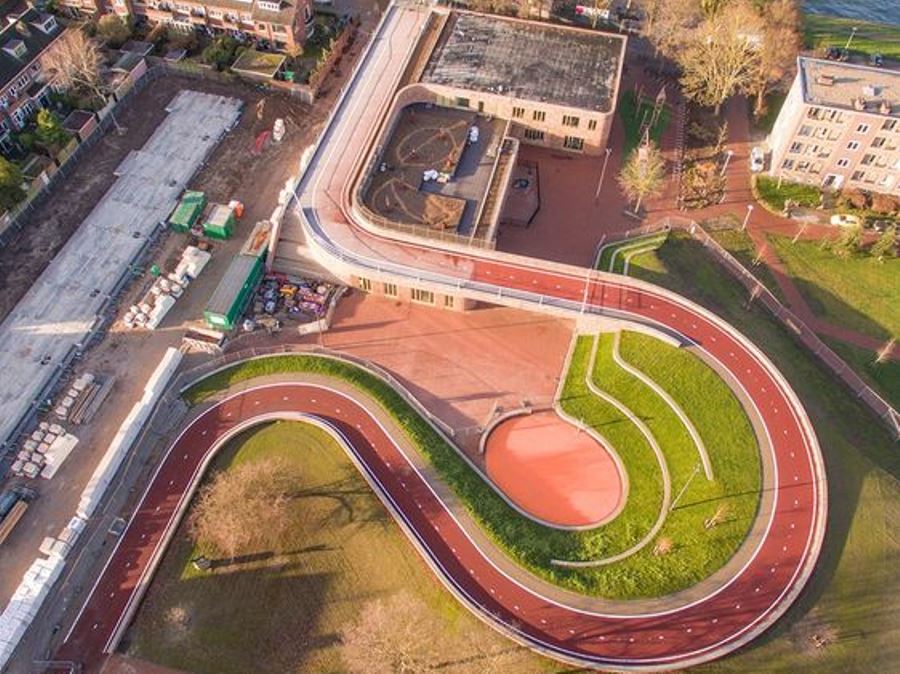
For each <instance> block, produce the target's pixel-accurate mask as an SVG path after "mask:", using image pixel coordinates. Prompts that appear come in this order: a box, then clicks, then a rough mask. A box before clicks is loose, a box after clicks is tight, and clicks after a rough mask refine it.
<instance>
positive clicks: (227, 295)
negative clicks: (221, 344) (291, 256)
mask: <svg viewBox="0 0 900 674" xmlns="http://www.w3.org/2000/svg"><path fill="white" fill-rule="evenodd" d="M263 268H264V265H263V258H262V257H252V256H250V255H238V256H237V257H235V258H234V259H233V260H232V261H231V264H230V265H229V266H228V269H227V270H226V271H225V275H224V276H223V277H222V280H221V281H219V285H218V286H217V287H216V290H215V292H213V294H212V297H210V298H209V302H208V303H207V305H206V309H205V310H204V312H203V318H204V319H205V320H206V323H207V324H208V325H209V326H210V327H211V328H215V329H217V330H224V331H228V330H233V329H234V326H235V324H236V322H237V320H238V318H240V315H241V312H243V311H244V307H246V306H247V302H249V301H250V298H251V297H252V296H253V291H254V290H255V289H256V286H257V284H258V283H259V279H260V278H261V277H262V275H263Z"/></svg>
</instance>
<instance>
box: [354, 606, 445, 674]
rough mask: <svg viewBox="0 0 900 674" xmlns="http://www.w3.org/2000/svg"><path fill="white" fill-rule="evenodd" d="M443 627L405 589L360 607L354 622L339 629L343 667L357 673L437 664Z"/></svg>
mask: <svg viewBox="0 0 900 674" xmlns="http://www.w3.org/2000/svg"><path fill="white" fill-rule="evenodd" d="M445 632H446V627H445V626H444V625H442V624H441V622H440V621H439V620H438V619H437V618H436V616H435V613H434V611H432V610H431V609H430V608H429V607H428V606H427V605H426V604H425V603H424V602H423V601H421V600H420V599H418V598H417V597H415V596H413V595H412V594H410V593H409V592H405V591H404V592H401V593H399V594H395V595H393V596H391V597H388V598H386V599H376V600H374V601H371V602H369V603H368V604H366V605H365V606H363V608H362V611H361V612H360V615H359V620H358V621H357V622H356V624H354V625H351V626H349V627H348V628H346V629H344V630H343V631H342V632H341V644H342V648H341V654H342V656H343V658H344V662H345V664H346V665H347V669H348V670H349V671H350V672H359V674H414V673H418V672H426V671H430V670H434V669H435V668H436V666H437V665H438V662H437V660H438V648H437V647H436V644H438V642H439V640H441V639H443V638H444V637H443V636H442V635H444V634H445Z"/></svg>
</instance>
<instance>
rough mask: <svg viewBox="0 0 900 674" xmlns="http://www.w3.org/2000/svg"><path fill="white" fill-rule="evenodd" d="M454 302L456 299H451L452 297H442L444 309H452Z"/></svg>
mask: <svg viewBox="0 0 900 674" xmlns="http://www.w3.org/2000/svg"><path fill="white" fill-rule="evenodd" d="M455 300H456V298H455V297H453V295H444V308H445V309H452V308H453V305H454V304H455V303H456V302H455Z"/></svg>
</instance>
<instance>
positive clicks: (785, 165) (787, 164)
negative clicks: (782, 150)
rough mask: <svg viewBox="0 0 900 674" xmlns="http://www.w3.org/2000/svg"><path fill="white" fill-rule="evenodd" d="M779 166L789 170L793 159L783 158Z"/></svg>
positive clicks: (792, 164)
mask: <svg viewBox="0 0 900 674" xmlns="http://www.w3.org/2000/svg"><path fill="white" fill-rule="evenodd" d="M781 168H783V169H785V170H787V171H790V170H791V169H792V168H794V160H793V159H785V160H784V161H783V162H781Z"/></svg>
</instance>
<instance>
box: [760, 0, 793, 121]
mask: <svg viewBox="0 0 900 674" xmlns="http://www.w3.org/2000/svg"><path fill="white" fill-rule="evenodd" d="M758 11H760V12H765V17H764V21H763V22H762V26H763V30H762V39H761V41H760V43H759V51H758V53H757V58H756V59H755V60H754V61H753V65H754V68H753V73H752V76H751V79H750V82H749V86H748V90H749V92H750V94H752V95H753V97H754V99H755V102H754V105H753V113H754V114H755V115H756V116H757V117H759V116H760V115H762V114H763V113H765V111H766V94H768V93H769V91H771V90H772V87H773V85H776V84H778V83H779V82H781V81H782V80H783V79H784V76H785V74H787V72H788V71H789V70H790V68H791V67H792V66H793V65H794V62H795V61H796V59H797V54H798V53H799V51H800V46H801V43H802V39H801V34H800V8H799V7H798V6H797V0H770V1H769V2H767V3H766V4H765V5H762V6H760V7H759V9H758Z"/></svg>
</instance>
